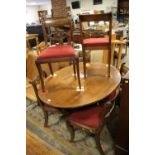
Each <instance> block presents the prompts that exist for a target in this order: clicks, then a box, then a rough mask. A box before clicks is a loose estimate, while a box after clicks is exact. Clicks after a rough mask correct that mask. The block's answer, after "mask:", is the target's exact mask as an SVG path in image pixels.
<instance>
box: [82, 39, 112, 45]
mask: <svg viewBox="0 0 155 155" xmlns="http://www.w3.org/2000/svg"><path fill="white" fill-rule="evenodd" d="M107 43H109V38H88V39H84V40H83V44H84V45H89V46H90V45H91V46H100V45H103V44H107Z"/></svg>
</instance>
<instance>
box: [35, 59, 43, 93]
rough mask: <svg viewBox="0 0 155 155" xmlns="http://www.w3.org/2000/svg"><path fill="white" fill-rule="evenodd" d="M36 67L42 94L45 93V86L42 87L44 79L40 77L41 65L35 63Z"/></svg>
mask: <svg viewBox="0 0 155 155" xmlns="http://www.w3.org/2000/svg"><path fill="white" fill-rule="evenodd" d="M36 66H37V69H38V73H39V77H40V81H41V86H42V90H43V92H45V85H44V79H43V77H42V68H41V65H40V64H38V63H37V62H36Z"/></svg>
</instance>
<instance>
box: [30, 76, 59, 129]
mask: <svg viewBox="0 0 155 155" xmlns="http://www.w3.org/2000/svg"><path fill="white" fill-rule="evenodd" d="M38 82H39V77H37V78H36V79H34V80H31V81H29V83H30V84H31V85H32V86H33V90H34V94H35V97H36V100H37V103H38V105H39V106H40V107H41V109H42V110H43V114H44V119H45V122H44V127H48V112H52V113H53V114H54V113H56V112H60V111H59V110H58V109H56V108H54V107H51V106H48V105H47V104H45V103H44V102H43V101H41V100H40V98H39V95H38Z"/></svg>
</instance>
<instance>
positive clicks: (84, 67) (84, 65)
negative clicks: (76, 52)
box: [82, 49, 86, 78]
mask: <svg viewBox="0 0 155 155" xmlns="http://www.w3.org/2000/svg"><path fill="white" fill-rule="evenodd" d="M82 55H83V72H84V78H86V53H85V50H84V49H83V50H82Z"/></svg>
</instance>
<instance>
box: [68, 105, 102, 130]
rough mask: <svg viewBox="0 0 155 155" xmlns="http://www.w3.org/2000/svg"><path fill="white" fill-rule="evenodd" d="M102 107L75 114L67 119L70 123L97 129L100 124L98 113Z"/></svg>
mask: <svg viewBox="0 0 155 155" xmlns="http://www.w3.org/2000/svg"><path fill="white" fill-rule="evenodd" d="M102 109H103V107H100V106H98V107H95V108H90V109H87V110H83V111H79V112H75V113H73V114H71V115H70V116H69V117H68V119H69V120H70V121H73V122H76V123H79V124H82V125H85V126H87V127H91V128H98V127H99V125H100V122H101V118H100V113H101V111H102Z"/></svg>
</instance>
